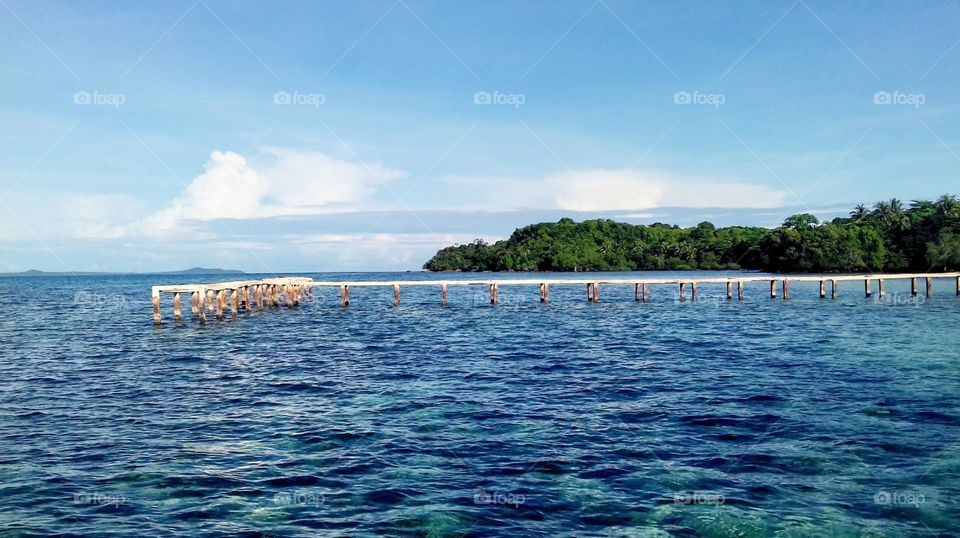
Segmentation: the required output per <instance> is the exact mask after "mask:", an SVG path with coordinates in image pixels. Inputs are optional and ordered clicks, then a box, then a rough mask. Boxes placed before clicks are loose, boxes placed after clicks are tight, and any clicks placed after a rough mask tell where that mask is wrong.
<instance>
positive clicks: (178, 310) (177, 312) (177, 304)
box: [173, 292, 183, 321]
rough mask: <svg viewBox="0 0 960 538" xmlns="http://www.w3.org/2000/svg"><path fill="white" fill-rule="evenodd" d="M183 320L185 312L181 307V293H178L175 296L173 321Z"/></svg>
mask: <svg viewBox="0 0 960 538" xmlns="http://www.w3.org/2000/svg"><path fill="white" fill-rule="evenodd" d="M181 319H183V311H182V310H181V305H180V292H177V293H174V294H173V320H174V321H180V320H181Z"/></svg>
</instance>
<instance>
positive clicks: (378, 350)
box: [0, 273, 960, 536]
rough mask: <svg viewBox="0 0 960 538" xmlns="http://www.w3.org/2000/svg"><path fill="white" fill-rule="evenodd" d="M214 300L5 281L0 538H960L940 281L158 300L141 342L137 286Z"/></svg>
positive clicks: (61, 282) (950, 318)
mask: <svg viewBox="0 0 960 538" xmlns="http://www.w3.org/2000/svg"><path fill="white" fill-rule="evenodd" d="M685 275H687V276H692V274H691V273H685ZM307 276H314V277H315V278H323V279H325V280H326V279H339V278H345V279H346V278H362V279H381V278H382V279H388V280H396V279H406V278H435V275H424V274H420V273H401V274H362V275H356V274H353V275H345V274H338V275H332V274H331V275H307ZM523 276H524V275H516V274H515V275H500V276H498V278H517V277H523ZM577 276H578V277H580V276H581V275H577ZM605 276H607V277H612V276H617V275H609V274H608V275H605ZM620 276H623V275H620ZM647 276H660V275H656V274H651V275H647ZM448 277H449V278H470V276H469V275H452V276H450V275H447V276H445V277H444V278H448ZM228 278H230V277H226V278H220V279H224V280H225V279H228ZM211 280H214V281H215V280H218V278H217V277H213V278H212V279H211V277H196V278H194V277H190V278H184V277H169V276H167V277H162V276H132V277H129V276H124V277H69V278H67V277H36V278H0V312H2V315H0V344H2V349H3V351H2V359H0V508H2V509H0V534H2V535H3V536H21V535H22V536H47V535H54V534H63V535H73V536H131V535H145V536H155V535H196V536H219V535H241V536H242V535H249V536H260V535H267V536H317V535H350V536H359V535H374V534H386V535H400V536H494V535H499V536H516V535H531V536H537V535H539V536H590V535H609V536H668V535H670V536H697V535H702V536H771V535H777V536H809V535H818V536H824V535H830V536H931V535H933V536H951V535H957V534H960V408H958V405H960V357H958V349H960V331H958V327H960V299H958V298H957V297H956V296H955V295H954V288H953V283H952V282H948V281H947V280H942V281H941V280H938V281H937V282H936V286H935V297H934V298H933V299H932V300H925V299H924V298H923V297H920V298H918V299H914V298H912V297H910V296H909V294H908V285H907V283H905V282H897V283H893V282H890V283H888V294H889V295H888V298H887V300H885V301H878V300H875V299H865V298H864V297H863V290H862V284H859V283H853V282H851V283H843V284H842V285H841V286H842V287H841V296H840V298H839V299H838V300H836V301H831V300H829V299H827V300H821V299H819V297H818V296H817V290H816V283H811V284H797V283H794V284H792V285H791V299H790V300H789V301H788V302H787V303H786V304H784V301H783V300H782V299H781V300H771V299H770V298H769V297H768V295H769V289H768V288H767V287H766V285H765V284H763V283H756V284H751V285H749V287H748V289H747V300H745V301H743V302H737V301H732V302H728V301H726V300H725V298H724V289H723V286H722V285H714V286H711V285H706V286H702V287H701V300H700V301H699V302H697V303H693V302H691V301H686V302H683V303H680V302H678V301H677V300H676V298H675V295H676V290H675V289H674V287H673V286H670V287H665V286H658V287H654V288H653V289H652V297H651V302H650V303H649V304H640V303H636V302H635V301H634V300H633V289H632V287H629V286H624V287H613V286H602V287H601V302H600V303H599V304H588V303H587V302H586V299H585V298H586V290H585V289H582V288H581V286H554V287H551V290H550V291H551V303H550V304H546V305H541V304H540V303H539V301H538V296H537V290H536V287H534V286H531V287H526V286H524V287H512V286H510V287H503V288H501V290H500V300H501V304H500V305H498V306H496V307H492V306H490V305H489V304H487V300H488V299H487V291H486V290H485V289H480V288H479V287H477V288H472V287H471V288H466V287H451V288H450V291H449V305H448V306H447V307H442V306H440V304H439V290H433V289H420V288H404V289H403V291H402V305H401V306H399V307H394V306H393V305H392V290H390V289H389V288H383V289H354V290H351V305H350V307H349V308H345V309H341V308H339V307H338V306H337V299H336V296H335V293H336V290H332V289H329V290H321V291H320V292H319V293H318V294H317V295H316V296H315V297H314V298H312V299H311V300H310V301H308V302H306V303H305V304H303V305H301V306H299V307H297V308H294V309H285V308H284V309H280V310H279V311H274V312H262V313H260V312H255V313H252V314H244V313H241V314H240V315H239V316H238V317H236V318H231V319H227V320H225V321H222V322H217V321H209V322H208V323H206V324H200V323H197V322H194V321H192V320H190V319H187V320H185V321H184V322H183V323H180V324H175V323H173V322H172V320H171V307H170V304H169V297H165V298H164V300H165V304H164V316H165V324H164V325H163V326H161V327H160V328H155V327H153V326H152V323H151V309H150V304H149V287H150V286H151V285H154V284H167V283H181V282H185V281H211ZM875 289H876V288H875ZM186 307H187V308H186V310H187V311H188V312H189V301H186ZM228 317H229V316H228Z"/></svg>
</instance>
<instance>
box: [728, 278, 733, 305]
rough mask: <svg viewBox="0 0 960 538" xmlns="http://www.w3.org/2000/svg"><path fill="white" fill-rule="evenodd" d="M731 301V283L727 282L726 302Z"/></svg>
mask: <svg viewBox="0 0 960 538" xmlns="http://www.w3.org/2000/svg"><path fill="white" fill-rule="evenodd" d="M731 299H733V282H727V300H728V301H729V300H731Z"/></svg>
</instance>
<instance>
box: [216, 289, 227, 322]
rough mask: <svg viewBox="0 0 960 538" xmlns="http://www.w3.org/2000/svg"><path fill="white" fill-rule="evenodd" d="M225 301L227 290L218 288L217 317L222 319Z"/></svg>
mask: <svg viewBox="0 0 960 538" xmlns="http://www.w3.org/2000/svg"><path fill="white" fill-rule="evenodd" d="M226 302H227V292H225V291H223V290H220V291H218V292H217V319H223V306H224V304H226Z"/></svg>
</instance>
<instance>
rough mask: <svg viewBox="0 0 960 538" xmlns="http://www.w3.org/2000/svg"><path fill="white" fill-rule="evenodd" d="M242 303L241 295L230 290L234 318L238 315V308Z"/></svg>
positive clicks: (231, 309) (231, 310)
mask: <svg viewBox="0 0 960 538" xmlns="http://www.w3.org/2000/svg"><path fill="white" fill-rule="evenodd" d="M239 302H240V294H239V293H237V290H230V313H231V314H233V315H234V316H236V315H237V307H238V306H239V305H238V303H239Z"/></svg>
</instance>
